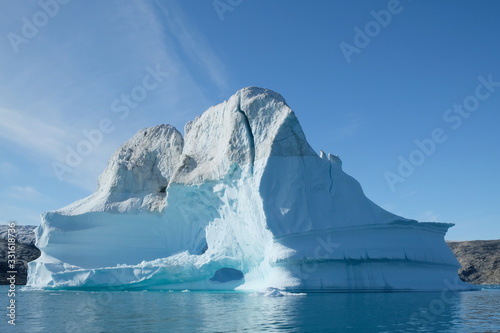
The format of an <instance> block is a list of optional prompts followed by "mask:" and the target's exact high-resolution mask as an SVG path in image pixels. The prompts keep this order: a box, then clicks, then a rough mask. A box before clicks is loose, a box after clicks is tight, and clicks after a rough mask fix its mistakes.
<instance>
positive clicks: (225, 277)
mask: <svg viewBox="0 0 500 333" xmlns="http://www.w3.org/2000/svg"><path fill="white" fill-rule="evenodd" d="M243 277H244V276H243V273H242V272H241V271H239V270H237V269H234V268H227V267H224V268H221V269H219V270H218V271H217V272H215V274H214V276H212V277H211V278H210V281H214V282H229V281H237V280H241V279H243Z"/></svg>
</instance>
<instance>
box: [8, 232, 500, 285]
mask: <svg viewBox="0 0 500 333" xmlns="http://www.w3.org/2000/svg"><path fill="white" fill-rule="evenodd" d="M35 227H36V226H30V225H17V226H16V229H17V233H18V234H17V239H18V242H16V254H17V259H18V262H21V263H22V265H19V267H18V269H17V270H18V274H17V280H16V284H18V285H25V284H26V278H27V273H28V262H30V261H32V260H35V259H37V258H38V257H39V256H40V250H39V249H38V248H37V247H36V246H35V245H34V243H35V234H34V232H33V230H34V229H35ZM7 229H8V226H7V225H0V260H1V261H0V285H5V284H8V282H7V270H8V269H7ZM447 244H448V246H449V247H450V248H451V250H452V251H453V253H455V256H456V257H457V259H458V261H459V262H460V265H461V266H462V267H461V268H460V270H459V271H458V275H459V277H460V279H461V280H462V281H465V282H468V283H471V284H476V285H489V284H500V239H497V240H476V241H460V242H455V241H449V242H447Z"/></svg>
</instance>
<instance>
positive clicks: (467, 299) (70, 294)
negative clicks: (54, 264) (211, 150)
mask: <svg viewBox="0 0 500 333" xmlns="http://www.w3.org/2000/svg"><path fill="white" fill-rule="evenodd" d="M0 295H1V296H0V302H1V307H2V309H3V310H2V312H3V313H2V316H1V318H2V322H1V323H0V332H30V333H34V332H51V333H52V332H53V333H59V332H68V333H77V332H82V333H92V332H141V333H142V332H453V333H456V332H500V286H496V287H495V288H492V289H486V290H482V291H476V292H460V293H452V292H443V293H436V292H432V293H430V292H416V293H402V292H401V293H331V294H307V295H305V296H284V297H265V296H251V295H249V294H244V293H208V292H184V293H182V292H167V291H165V292H75V291H64V292H60V291H57V292H54V291H19V290H18V293H17V294H16V326H15V327H14V326H11V325H8V323H7V320H8V319H9V318H8V317H7V315H6V314H7V309H6V307H7V304H8V303H7V302H8V297H7V286H0Z"/></svg>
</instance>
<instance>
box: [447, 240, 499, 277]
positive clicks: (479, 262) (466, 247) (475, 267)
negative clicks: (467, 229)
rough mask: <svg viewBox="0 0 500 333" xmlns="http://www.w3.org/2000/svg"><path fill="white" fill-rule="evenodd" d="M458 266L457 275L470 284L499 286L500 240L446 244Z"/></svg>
mask: <svg viewBox="0 0 500 333" xmlns="http://www.w3.org/2000/svg"><path fill="white" fill-rule="evenodd" d="M447 243H448V246H449V247H450V248H451V250H452V251H453V253H455V256H456V257H457V259H458V261H459V262H460V265H461V266H462V267H461V268H460V270H459V271H458V275H459V276H460V279H461V280H462V281H465V282H468V283H471V284H480V285H481V284H500V240H498V239H497V240H477V241H463V242H447Z"/></svg>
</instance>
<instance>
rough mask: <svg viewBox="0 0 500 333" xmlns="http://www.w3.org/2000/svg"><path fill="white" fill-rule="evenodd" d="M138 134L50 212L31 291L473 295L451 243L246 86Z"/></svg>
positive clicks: (284, 108)
mask: <svg viewBox="0 0 500 333" xmlns="http://www.w3.org/2000/svg"><path fill="white" fill-rule="evenodd" d="M184 134H185V135H184V137H183V136H182V135H181V133H180V132H179V131H178V130H176V129H175V128H174V127H172V126H170V125H160V126H155V127H152V128H147V129H143V130H141V131H139V132H138V133H137V134H136V135H135V136H134V137H132V138H131V139H130V140H129V141H128V142H126V143H125V144H123V145H122V146H121V147H120V148H119V149H118V150H117V151H116V152H115V153H114V154H113V156H112V157H111V159H110V160H109V163H108V166H107V168H106V169H105V170H104V172H103V173H102V174H101V176H100V177H99V181H98V187H97V190H96V192H95V193H93V194H92V195H90V196H89V197H87V198H84V199H82V200H79V201H77V202H75V203H73V204H71V205H69V206H67V207H65V208H62V209H60V210H57V211H53V212H48V213H45V214H44V215H43V216H42V223H41V225H40V226H39V227H38V228H37V229H36V238H37V243H36V245H37V246H38V247H39V248H40V250H41V251H42V256H41V257H40V258H39V259H37V260H35V261H33V262H31V263H30V264H29V280H28V286H31V287H37V288H55V289H67V288H78V289H106V288H114V289H131V290H134V289H137V290H143V289H178V290H182V289H192V290H194V289H198V290H207V289H226V290H228V289H229V290H230V289H241V290H260V289H264V288H267V287H273V288H281V289H286V290H292V291H298V290H309V291H334V290H443V289H445V288H447V289H469V288H471V287H470V286H469V285H467V284H465V283H462V282H461V281H457V280H458V279H457V270H458V269H459V264H458V262H457V260H456V258H455V256H454V255H453V253H452V252H451V250H450V249H449V248H448V246H447V245H446V243H445V242H444V234H445V233H446V231H447V229H448V228H449V227H450V226H452V224H447V223H419V222H417V221H414V220H408V219H405V218H402V217H399V216H396V215H394V214H391V213H389V212H387V211H385V210H384V209H382V208H380V207H379V206H377V205H376V204H374V203H373V202H372V201H370V200H369V199H368V198H366V196H365V195H364V194H363V191H362V189H361V186H360V185H359V183H358V182H357V181H356V180H355V179H354V178H352V177H350V176H349V175H347V174H346V173H344V171H342V162H341V160H340V159H339V158H338V157H337V156H334V155H331V154H329V155H326V154H324V153H323V152H320V154H319V155H318V154H317V153H316V152H315V151H314V150H313V149H312V148H311V146H310V145H309V144H308V142H307V140H306V138H305V135H304V132H303V131H302V128H301V126H300V124H299V122H298V120H297V118H296V116H295V114H294V113H293V111H292V110H291V109H290V108H289V107H288V105H287V104H286V102H285V100H284V99H283V98H282V97H281V96H280V95H279V94H277V93H275V92H272V91H270V90H267V89H262V88H256V87H251V88H245V89H242V90H240V91H238V92H237V93H236V94H235V95H233V96H232V97H231V98H229V100H227V101H225V102H223V103H221V104H219V105H216V106H214V107H211V108H209V109H208V110H207V111H205V112H204V113H203V114H202V115H200V116H198V117H197V118H196V119H194V120H193V121H191V122H189V123H187V124H186V126H185V128H184Z"/></svg>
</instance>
